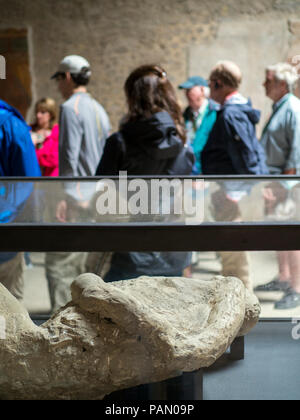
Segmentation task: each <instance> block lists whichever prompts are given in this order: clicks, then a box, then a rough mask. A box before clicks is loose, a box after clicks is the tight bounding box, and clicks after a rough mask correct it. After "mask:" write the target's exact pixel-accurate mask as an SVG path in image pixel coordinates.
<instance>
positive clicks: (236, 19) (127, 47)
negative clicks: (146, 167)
mask: <svg viewBox="0 0 300 420" xmlns="http://www.w3.org/2000/svg"><path fill="white" fill-rule="evenodd" d="M0 10H1V18H0V29H6V28H15V29H18V28H27V29H28V33H29V40H28V41H29V48H30V69H31V78H32V94H33V103H34V102H35V101H36V100H37V99H39V98H40V97H41V96H44V95H48V96H52V97H54V98H55V99H57V100H58V102H61V98H60V96H59V94H58V92H57V91H56V86H55V82H53V81H50V80H49V78H50V75H51V74H52V73H53V72H54V71H55V69H56V65H57V63H58V62H59V61H60V59H61V58H62V57H64V56H65V55H67V54H80V55H83V56H85V57H86V58H87V59H88V60H89V61H90V63H91V65H92V70H93V79H92V82H91V85H90V91H91V92H92V94H93V95H94V96H95V97H96V98H97V99H98V100H99V101H100V102H101V103H102V104H103V105H104V107H105V108H106V109H107V111H108V113H109V115H110V117H111V120H112V123H113V127H114V129H116V128H117V125H118V121H119V119H120V118H121V116H122V114H123V112H124V109H125V102H124V95H123V83H124V80H125V78H126V77H127V75H128V73H129V71H130V70H132V69H133V68H134V67H135V66H137V65H140V64H143V63H153V62H155V63H160V64H161V65H162V66H164V67H165V68H166V70H167V72H168V74H169V77H170V79H171V80H172V81H173V82H174V84H175V85H178V84H179V83H180V82H182V81H183V80H184V79H185V78H186V77H187V76H189V75H192V74H195V73H199V74H201V75H203V76H204V77H207V76H208V71H209V68H210V66H211V65H212V64H214V63H215V61H216V60H218V59H220V58H231V59H235V61H237V63H239V64H240V66H241V67H242V70H243V71H244V73H245V76H246V80H245V83H244V85H243V87H242V90H243V93H244V94H245V95H246V96H251V97H252V99H253V102H254V105H255V106H257V107H259V108H260V109H262V110H263V111H264V113H263V119H265V118H266V117H267V113H268V112H269V110H270V102H269V101H268V100H266V99H265V97H264V91H263V89H262V87H261V83H262V81H263V77H264V71H263V70H264V66H265V65H266V64H269V63H270V64H273V63H274V62H276V61H279V60H286V59H287V58H291V57H293V56H295V55H298V54H300V23H299V22H300V1H299V0H254V1H252V2H250V1H249V0H229V1H226V2H224V1H223V0H164V1H163V2H162V1H160V0H144V1H140V0H84V1H82V0H25V1H21V0H10V1H9V2H7V0H0ZM231 40H232V42H231ZM0 54H1V51H0ZM299 62H300V60H299ZM0 83H1V81H0ZM0 87H1V84H0ZM179 95H180V98H181V99H182V100H183V103H184V98H183V96H181V95H182V94H181V93H179ZM0 96H1V89H0ZM31 115H32V107H31V111H30V113H29V114H28V118H29V119H30V116H31Z"/></svg>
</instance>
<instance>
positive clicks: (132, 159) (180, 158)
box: [96, 112, 195, 175]
mask: <svg viewBox="0 0 300 420" xmlns="http://www.w3.org/2000/svg"><path fill="white" fill-rule="evenodd" d="M194 159H195V158H194V154H193V151H192V149H191V148H189V147H184V146H183V144H182V141H181V139H180V138H179V137H178V136H177V133H176V128H175V124H174V122H173V120H172V118H171V117H170V115H169V114H168V113H167V112H158V113H157V114H154V115H153V116H152V117H151V118H149V119H145V120H141V121H136V122H129V123H127V124H125V125H124V126H123V127H122V129H121V131H120V132H118V133H115V134H113V135H112V136H110V137H109V138H108V139H107V141H106V145H105V148H104V152H103V156H102V159H101V161H100V163H99V166H98V168H97V172H96V175H119V171H127V174H128V175H190V174H191V171H192V167H193V164H194Z"/></svg>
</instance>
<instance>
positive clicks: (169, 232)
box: [0, 176, 300, 400]
mask: <svg viewBox="0 0 300 420" xmlns="http://www.w3.org/2000/svg"><path fill="white" fill-rule="evenodd" d="M105 178H108V179H115V180H118V179H119V178H118V177H101V178H100V177H98V178H96V177H84V178H83V177H82V178H65V177H61V178H47V179H46V178H0V182H1V181H22V182H24V181H26V182H35V181H41V180H42V181H43V182H45V181H46V182H55V181H59V182H70V181H71V182H76V181H77V182H81V181H90V182H96V181H100V180H102V179H105ZM133 178H142V179H145V180H149V179H165V178H167V179H189V178H190V179H203V180H207V181H215V182H218V181H225V180H235V181H239V180H244V181H245V180H248V181H249V180H251V181H255V180H256V181H274V180H277V181H278V180H283V179H284V180H295V178H296V179H297V177H295V176H280V177H279V176H276V177H274V176H198V177H196V176H190V177H187V176H178V177H174V176H169V177H167V176H164V177H158V176H156V177H154V176H151V177H149V176H148V177H146V176H141V177H128V178H127V179H128V180H130V179H133ZM299 182H300V178H299ZM0 232H1V234H2V237H5V241H0V252H20V251H28V252H51V251H56V252H59V251H61V252H80V251H87V252H92V251H94V252H101V251H118V252H126V251H143V252H145V251H199V252H201V251H281V250H283V251H289V250H297V249H300V221H299V223H298V222H285V223H272V222H253V223H252V222H239V223H237V222H226V223H225V222H224V223H222V222H213V223H206V222H204V223H201V224H198V225H194V224H193V225H184V224H170V223H168V224H162V223H115V224H113V223H85V224H80V223H78V224H77V223H72V224H71V223H65V224H43V223H40V224H38V223H11V224H2V225H0ZM37 318H38V317H35V319H36V320H37ZM33 319H34V318H33ZM42 319H43V317H42ZM264 321H269V322H272V321H274V322H278V321H283V322H284V321H287V322H290V319H288V318H282V319H281V318H280V319H278V318H274V319H272V318H271V319H264ZM229 357H230V358H231V360H241V359H243V358H244V337H240V338H237V339H236V340H235V341H234V342H233V343H232V346H231V348H230V355H229ZM150 396H152V398H153V399H155V398H158V399H175V400H176V399H177V400H182V399H202V396H203V377H202V370H200V371H197V372H192V373H183V374H182V375H181V376H179V377H177V378H173V379H169V380H168V381H164V382H162V383H160V384H156V386H155V387H153V386H152V387H151V392H150Z"/></svg>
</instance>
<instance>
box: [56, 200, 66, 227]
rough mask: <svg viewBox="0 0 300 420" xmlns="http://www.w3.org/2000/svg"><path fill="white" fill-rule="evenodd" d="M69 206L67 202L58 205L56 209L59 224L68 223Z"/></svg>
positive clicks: (63, 201)
mask: <svg viewBox="0 0 300 420" xmlns="http://www.w3.org/2000/svg"><path fill="white" fill-rule="evenodd" d="M67 210H68V205H67V202H66V201H65V200H62V201H60V202H59V203H58V205H57V207H56V218H57V220H58V221H59V222H62V223H65V222H66V221H67Z"/></svg>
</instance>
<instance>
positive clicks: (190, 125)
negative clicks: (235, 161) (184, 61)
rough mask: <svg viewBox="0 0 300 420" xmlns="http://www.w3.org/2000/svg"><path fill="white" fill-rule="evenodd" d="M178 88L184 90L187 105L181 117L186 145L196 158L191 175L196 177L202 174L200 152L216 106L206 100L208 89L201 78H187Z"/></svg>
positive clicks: (215, 115)
mask: <svg viewBox="0 0 300 420" xmlns="http://www.w3.org/2000/svg"><path fill="white" fill-rule="evenodd" d="M178 88H179V89H184V90H185V95H186V98H187V101H188V104H189V105H188V107H187V108H186V109H185V111H184V113H183V116H184V120H185V126H186V131H187V138H188V143H189V144H190V145H191V146H192V148H193V150H194V154H195V157H196V163H195V165H194V168H193V174H196V175H198V174H201V173H202V168H201V152H202V150H203V148H204V146H205V144H206V142H207V139H208V136H209V133H210V131H211V129H212V127H213V125H214V123H215V121H216V117H217V113H216V111H217V109H218V105H217V104H216V103H214V102H213V101H211V100H209V99H208V97H209V87H208V83H207V81H206V80H205V79H204V78H203V77H200V76H192V77H189V78H188V79H187V80H186V81H185V82H184V83H182V84H181V85H179V86H178Z"/></svg>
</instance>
